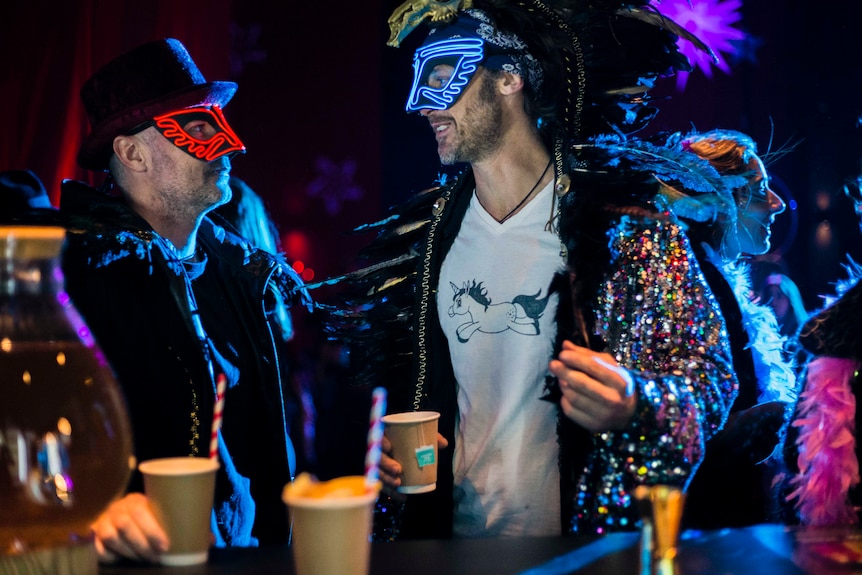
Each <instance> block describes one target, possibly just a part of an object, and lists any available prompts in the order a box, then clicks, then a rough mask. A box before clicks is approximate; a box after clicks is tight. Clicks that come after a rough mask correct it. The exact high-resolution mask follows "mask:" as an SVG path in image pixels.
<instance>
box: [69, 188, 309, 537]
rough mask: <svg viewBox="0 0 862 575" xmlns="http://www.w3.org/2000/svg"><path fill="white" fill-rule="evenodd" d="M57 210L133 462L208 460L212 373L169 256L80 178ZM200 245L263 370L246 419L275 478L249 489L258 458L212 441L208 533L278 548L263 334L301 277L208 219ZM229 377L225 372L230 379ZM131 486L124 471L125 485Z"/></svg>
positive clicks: (269, 333)
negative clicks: (240, 313) (117, 395)
mask: <svg viewBox="0 0 862 575" xmlns="http://www.w3.org/2000/svg"><path fill="white" fill-rule="evenodd" d="M60 211H61V214H63V216H64V217H65V218H66V220H67V225H68V229H69V231H68V233H67V241H66V247H65V249H64V254H63V258H62V268H63V273H64V276H65V280H66V289H67V291H68V293H69V295H70V297H71V299H72V302H73V304H74V305H75V307H76V308H77V309H78V311H79V312H80V313H81V315H82V316H83V317H84V319H85V321H86V323H87V325H88V327H89V328H90V330H91V331H92V333H93V335H94V336H95V337H96V340H97V342H98V343H99V346H100V347H101V348H102V350H103V352H104V354H105V356H106V357H107V359H108V361H109V363H110V364H111V366H112V367H113V369H114V371H115V373H116V375H117V379H118V381H119V383H120V386H121V388H122V390H123V392H124V394H125V397H126V399H127V405H128V408H129V415H130V419H131V424H132V429H133V434H134V449H135V456H136V458H137V459H138V461H143V460H146V459H150V458H154V457H167V456H202V457H206V456H207V455H208V454H209V442H210V428H211V422H212V413H213V405H214V392H215V384H214V372H216V370H217V369H219V368H218V367H214V364H215V358H214V356H213V354H214V351H213V348H212V347H211V346H210V345H208V340H207V334H206V333H204V330H203V327H202V324H201V320H200V319H199V318H198V316H197V313H196V311H195V310H196V306H195V303H194V301H195V299H194V295H193V292H192V291H191V290H192V286H191V280H190V279H189V276H188V274H187V273H186V271H185V269H184V267H183V265H182V263H181V262H180V261H178V260H177V258H176V256H175V255H173V254H175V251H174V250H173V249H171V248H170V247H169V246H168V245H167V244H166V241H165V240H164V239H163V238H161V237H160V236H159V235H158V234H156V233H155V232H154V231H153V230H152V228H151V227H150V226H149V225H148V224H147V223H146V221H144V220H143V219H141V218H140V217H139V216H137V214H135V213H134V212H132V211H131V210H129V209H128V208H127V207H126V205H125V204H124V203H123V202H122V201H120V200H117V199H115V198H112V197H109V196H107V195H105V194H103V193H101V192H98V191H96V190H94V189H92V188H90V187H88V186H86V185H84V184H81V183H79V182H73V181H67V182H64V184H63V189H62V196H61V210H60ZM198 245H199V247H200V248H201V249H203V250H204V252H205V253H206V254H207V258H208V262H207V269H210V266H214V267H213V268H212V269H214V270H218V273H219V274H220V277H225V278H227V277H229V278H230V279H229V280H228V281H225V282H224V287H225V293H226V294H228V295H227V297H228V298H229V299H231V300H232V302H233V305H234V306H235V307H236V308H237V309H239V310H245V311H244V313H245V315H246V316H247V317H244V318H243V320H242V321H241V323H242V325H243V327H244V328H245V329H246V330H248V332H249V335H248V337H247V339H248V340H249V341H251V342H253V345H254V348H255V349H254V354H255V359H254V361H256V362H258V363H257V365H258V367H257V370H258V373H259V374H261V387H260V390H259V391H256V392H255V393H257V394H258V396H259V397H260V398H261V401H260V403H259V404H256V405H255V406H254V407H253V409H254V416H255V417H256V418H258V420H259V421H261V422H264V423H262V424H261V425H262V426H266V429H269V430H271V433H270V434H269V437H268V438H267V440H266V441H267V442H266V443H263V444H262V445H267V446H268V447H269V450H268V452H267V457H266V461H265V465H266V468H267V469H266V472H267V473H269V474H271V477H272V478H273V480H272V481H271V483H272V485H270V486H266V487H264V486H258V485H256V484H254V481H252V484H251V486H249V479H248V477H254V475H255V473H256V471H255V470H254V466H255V465H260V464H259V463H254V462H253V461H250V459H253V458H255V457H257V456H256V455H252V454H250V453H245V452H244V451H243V450H240V449H238V448H234V449H232V451H231V452H230V453H228V451H227V446H226V445H225V443H224V441H222V440H221V439H222V438H220V442H219V454H220V457H221V460H222V466H221V469H220V470H219V475H218V479H217V487H216V503H215V509H216V513H215V514H214V518H215V520H216V521H217V524H214V526H213V528H214V533H215V534H216V537H217V542H218V543H221V544H227V545H239V546H245V545H252V544H254V542H255V539H258V540H259V541H261V542H283V541H286V539H287V524H286V520H285V518H284V517H283V516H284V509H283V505H282V504H281V499H280V489H281V487H283V485H284V484H285V483H286V482H287V481H289V480H290V478H291V477H292V474H293V471H294V465H295V454H294V450H293V446H292V444H291V441H290V438H289V437H288V434H287V424H286V417H285V403H284V391H283V388H282V381H281V376H282V374H281V373H280V369H279V367H280V362H282V360H283V359H284V357H283V354H282V352H280V351H279V350H278V348H277V347H276V346H275V343H274V339H273V333H274V332H273V329H274V327H273V325H272V321H273V318H274V312H273V309H272V308H273V305H274V301H275V300H274V296H273V293H272V291H273V290H274V289H277V288H276V286H280V287H279V288H278V289H283V290H284V291H289V290H291V289H292V288H295V287H297V286H299V285H301V280H299V279H298V278H295V277H294V275H293V274H292V270H290V271H286V270H284V269H283V268H285V267H289V266H283V265H281V264H280V263H279V262H278V261H277V260H275V259H273V258H272V257H271V256H269V255H268V254H265V253H264V252H262V251H260V250H256V249H254V248H252V247H251V246H250V245H249V244H248V243H247V242H246V241H245V240H243V239H241V238H239V237H238V236H235V235H233V234H231V233H230V232H227V231H226V230H225V229H224V228H223V227H221V226H219V225H216V224H215V223H214V222H213V221H212V220H211V219H210V218H209V217H206V218H204V220H203V221H202V223H201V226H200V228H199V232H198ZM207 321H219V319H218V318H208V319H207ZM237 377H238V376H237V375H236V374H229V380H230V381H232V382H233V381H236V380H237ZM242 381H243V382H245V380H242ZM231 385H232V384H231ZM227 409H230V408H229V407H227ZM235 409H239V408H238V407H237V408H235ZM226 415H227V414H226ZM260 475H262V473H261V474H259V475H258V476H260ZM141 487H142V486H141V482H140V476H139V475H138V474H134V475H133V479H132V483H131V485H130V490H133V491H139V490H141ZM249 487H250V489H251V491H250V490H249ZM252 493H253V494H254V496H253V497H254V499H255V500H257V502H258V504H257V510H255V506H254V503H253V502H252V501H251V500H250V498H251V497H252ZM253 521H257V525H256V526H255V534H254V536H252V522H253Z"/></svg>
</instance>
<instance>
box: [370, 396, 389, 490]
mask: <svg viewBox="0 0 862 575" xmlns="http://www.w3.org/2000/svg"><path fill="white" fill-rule="evenodd" d="M385 413H386V390H385V389H383V388H382V387H377V388H374V391H373V392H371V416H370V418H369V423H368V451H367V452H366V454H365V485H366V486H368V487H372V486H374V485H376V484H377V481H378V478H379V476H380V442H381V441H382V440H383V414H385Z"/></svg>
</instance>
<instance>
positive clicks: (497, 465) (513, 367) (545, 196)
mask: <svg viewBox="0 0 862 575" xmlns="http://www.w3.org/2000/svg"><path fill="white" fill-rule="evenodd" d="M552 183H553V182H552ZM552 183H550V184H548V185H547V186H546V187H545V188H544V189H542V191H541V192H539V194H538V195H537V196H536V197H535V198H533V200H532V201H531V202H529V203H528V204H527V205H526V206H524V208H523V209H521V211H519V212H518V213H516V214H515V215H514V216H512V217H511V218H509V219H508V220H506V221H505V222H504V223H503V224H500V223H498V222H497V221H496V220H495V219H494V218H493V217H491V215H490V214H488V212H487V211H485V209H484V208H483V207H482V205H481V204H480V203H479V201H478V199H477V197H476V195H475V192H474V195H473V198H472V200H471V202H470V206H469V208H468V209H467V213H466V215H465V217H464V221H463V223H462V225H461V229H460V231H459V232H458V236H457V237H456V239H455V242H454V243H453V245H452V248H451V250H450V251H449V253H448V254H447V255H446V258H445V260H444V262H443V266H442V268H441V271H440V283H439V285H438V291H437V312H438V315H439V317H440V323H441V325H442V327H443V331H444V332H445V334H446V337H447V338H448V343H449V350H450V353H451V356H452V362H453V367H454V371H455V377H456V379H457V381H458V419H457V426H456V435H457V437H456V442H455V445H456V447H455V452H454V464H453V465H454V474H455V520H454V534H455V536H456V537H514V536H520V535H550V534H559V533H560V532H561V526H560V473H559V467H558V458H559V447H558V445H557V433H556V425H557V407H556V405H554V404H552V403H550V402H548V401H543V400H540V399H539V398H540V397H541V396H542V395H543V394H544V386H545V376H546V375H547V374H548V362H549V360H550V359H551V356H552V354H553V342H554V337H555V333H556V322H555V316H556V311H557V306H558V303H559V296H558V295H557V294H553V295H551V296H549V295H548V288H549V286H550V284H551V280H552V278H553V276H554V274H555V273H556V272H559V271H560V270H561V269H562V268H563V267H564V261H563V258H562V256H561V254H560V241H559V238H558V237H557V235H556V234H555V233H552V232H548V231H546V230H545V226H546V224H547V222H548V219H549V217H550V215H551V210H552V207H553V196H552V194H553V190H552V187H553V186H552Z"/></svg>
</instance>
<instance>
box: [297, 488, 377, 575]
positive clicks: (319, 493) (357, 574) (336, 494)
mask: <svg viewBox="0 0 862 575" xmlns="http://www.w3.org/2000/svg"><path fill="white" fill-rule="evenodd" d="M379 493H380V482H379V481H378V482H375V483H374V484H373V485H368V483H367V481H366V478H365V477H363V476H361V475H355V476H347V477H337V478H335V479H331V480H329V481H322V482H319V481H317V480H316V479H314V478H313V477H312V476H310V475H309V474H307V473H301V474H300V475H299V476H297V478H296V480H295V481H293V483H288V484H287V485H286V486H285V488H284V492H283V494H282V499H283V500H284V502H285V504H287V508H288V512H289V513H290V520H291V524H292V537H291V548H292V551H293V561H294V566H295V567H296V573H297V575H336V574H337V575H368V572H369V568H370V561H371V524H372V517H373V513H374V503H375V502H376V501H377V495H378V494H379Z"/></svg>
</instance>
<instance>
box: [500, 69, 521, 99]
mask: <svg viewBox="0 0 862 575" xmlns="http://www.w3.org/2000/svg"><path fill="white" fill-rule="evenodd" d="M523 89H524V78H522V77H521V76H520V75H519V74H512V73H511V72H505V73H503V74H502V75H501V77H500V92H501V93H502V94H504V95H508V94H514V93H516V92H520V91H521V90H523Z"/></svg>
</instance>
